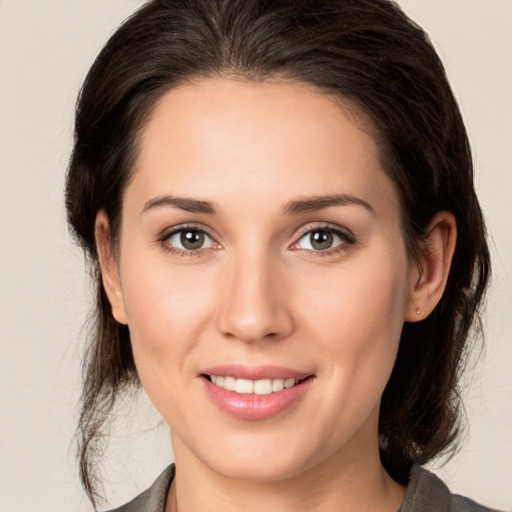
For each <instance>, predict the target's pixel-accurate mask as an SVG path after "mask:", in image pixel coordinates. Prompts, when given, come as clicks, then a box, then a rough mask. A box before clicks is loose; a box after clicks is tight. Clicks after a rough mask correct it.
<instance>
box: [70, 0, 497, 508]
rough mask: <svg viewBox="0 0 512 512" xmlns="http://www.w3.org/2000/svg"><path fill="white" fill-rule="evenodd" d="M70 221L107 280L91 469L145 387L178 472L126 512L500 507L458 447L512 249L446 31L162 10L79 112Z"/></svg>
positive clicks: (85, 424) (323, 14)
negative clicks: (499, 239)
mask: <svg viewBox="0 0 512 512" xmlns="http://www.w3.org/2000/svg"><path fill="white" fill-rule="evenodd" d="M66 199H67V208H68V216H69V221H70V224H71V226H72V229H73V230H74V232H75V234H76V236H77V239H78V240H79V242H80V243H81V244H82V245H83V247H84V248H85V250H86V251H87V253H88V255H89V257H90V259H91V261H92V263H93V265H94V268H95V269H96V274H95V275H96V283H97V290H98V304H97V329H96V334H95V338H94V340H93V343H92V345H91V347H90V352H89V355H88V360H87V363H86V380H85V383H84V391H83V402H82V405H83V407H82V415H81V420H80V426H79V432H80V434H81V438H80V442H81V445H80V450H81V451H80V462H81V471H82V479H83V482H84V485H85V488H86V491H87V493H88V495H89V497H90V498H91V500H92V501H93V503H94V501H95V499H96V497H97V495H96V487H95V485H94V475H93V472H92V467H93V465H94V460H93V458H94V455H95V450H94V447H95V442H97V440H98V439H99V438H100V434H101V427H102V425H103V424H104V423H105V421H106V419H107V415H108V413H109V412H110V411H111V409H112V408H113V406H114V404H115V401H116V398H117V396H118V395H119V393H121V392H122V391H123V390H124V389H125V388H127V387H128V386H130V385H137V386H138V385H142V386H143V387H144V389H145V391H146V392H147V394H148V396H149V397H150V399H151V400H152V402H153V403H154V405H155V406H156V408H157V409H158V411H159V412H160V414H161V415H162V417H163V418H164V420H165V421H166V422H167V423H168V424H169V427H170V429H171V433H172V443H173V451H174V455H175V460H176V466H170V467H169V468H168V470H166V471H165V472H164V473H163V474H162V475H161V476H160V477H159V479H158V480H157V481H156V482H155V484H154V485H153V486H152V487H151V489H150V490H148V491H147V492H146V493H144V494H142V495H140V496H139V497H137V498H136V499H135V500H134V501H133V502H132V503H131V504H128V505H127V506H125V507H121V509H119V510H124V511H129V510H141V511H142V510H155V511H164V510H165V511H167V512H169V511H177V510H179V511H180V512H187V511H196V510H205V509H208V510H239V509H240V508H241V507H243V508H244V509H247V510H255V511H256V510H275V511H280V510H283V511H285V510H286V511H288V510H315V511H323V510H385V511H388V510H389V511H396V510H398V509H400V510H401V511H412V510H421V511H429V510H432V511H434V510H435V511H441V510H488V509H485V508H483V507H480V506H479V505H476V504H475V503H474V502H472V501H470V500H468V499H465V498H461V497H456V496H452V495H451V494H450V492H449V491H448V489H447V488H446V487H445V486H444V484H442V482H440V481H439V480H438V479H436V477H434V476H433V475H431V474H430V473H428V472H426V471H425V470H423V469H421V467H420V465H421V464H424V463H426V462H428V461H429V460H431V459H432V458H433V457H435V456H436V455H439V454H441V453H445V452H447V451H450V450H451V449H453V447H454V446H455V442H456V439H457V432H458V426H459V408H460V404H459V402H458V393H457V381H458V377H459V373H460V369H461V368H462V367H463V355H464V353H465V349H466V343H467V336H468V332H469V329H470V328H471V326H472V324H473V321H474V319H475V316H476V315H477V314H478V307H479V304H480V302H481V299H482V297H483V294H484V292H485V288H486V283H487V280H488V276H489V254H488V249H487V245H486V240H485V228H484V224H483V219H482V214H481V211H480V208H479V205H478V201H477V198H476V195H475V192H474V188H473V175H472V163H471V154H470V149H469V143H468V140H467V135H466V132H465V129H464V125H463V123H462V120H461V117H460V113H459V110H458V107H457V104H456V102H455V100H454V97H453V94H452V92H451V90H450V87H449V85H448V82H447V79H446V76H445V73H444V70H443V67H442V64H441V62H440V61H439V58H438V56H437V55H436V53H435V51H434V49H433V48H432V46H431V44H430V42H429V40H428V38H427V36H426V35H425V33H424V32H423V31H422V30H421V29H420V28H419V27H418V26H416V25H415V24H414V23H413V22H411V21H410V20H409V19H408V18H407V17H406V16H405V15H404V14H403V13H402V12H401V11H400V10H399V8H398V7H397V6H396V5H395V4H393V3H391V2H388V1H386V0H338V1H318V0H315V1H298V0H287V1H273V2H267V1H263V0H261V1H260V0H251V1H247V0H228V1H226V0H194V1H190V0H189V1H186V0H156V1H152V2H149V3H148V4H146V5H145V6H144V7H143V8H142V9H141V10H140V11H138V12H137V13H136V14H135V15H134V16H132V17H131V18H130V19H129V20H127V21H126V22H125V24H124V25H123V26H122V27H121V28H120V29H119V30H118V31H117V32H116V33H115V34H114V35H113V36H112V38H111V39H110V41H109V42H108V43H107V45H106V46H105V48H104V49H103V51H102V52H101V53H100V55H99V57H98V58H97V60H96V62H95V64H94V65H93V67H92V69H91V71H90V73H89V75H88V77H87V79H86V82H85V84H84V87H83V89H82V92H81V95H80V100H79V104H78V109H77V118H76V136H75V147H74V151H73V155H72V159H71V163H70V167H69V172H68V178H67V190H66Z"/></svg>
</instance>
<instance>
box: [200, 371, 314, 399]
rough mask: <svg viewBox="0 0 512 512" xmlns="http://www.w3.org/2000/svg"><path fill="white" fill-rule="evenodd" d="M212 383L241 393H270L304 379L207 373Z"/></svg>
mask: <svg viewBox="0 0 512 512" xmlns="http://www.w3.org/2000/svg"><path fill="white" fill-rule="evenodd" d="M207 378H208V379H209V380H210V382H211V383H212V384H215V385H216V386H218V387H220V388H223V389H226V390H227V391H234V392H235V393H240V394H254V395H270V394H271V393H277V392H279V391H282V390H283V389H289V388H292V387H293V386H296V385H297V384H300V383H301V382H302V381H303V380H304V379H294V378H289V379H260V380H250V379H237V378H235V377H231V376H225V377H224V376H216V375H207Z"/></svg>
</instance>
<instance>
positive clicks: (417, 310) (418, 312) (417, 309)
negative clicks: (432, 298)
mask: <svg viewBox="0 0 512 512" xmlns="http://www.w3.org/2000/svg"><path fill="white" fill-rule="evenodd" d="M420 313H421V312H420V308H418V307H417V308H416V314H417V315H419V314H420Z"/></svg>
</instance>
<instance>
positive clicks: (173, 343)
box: [121, 251, 214, 378]
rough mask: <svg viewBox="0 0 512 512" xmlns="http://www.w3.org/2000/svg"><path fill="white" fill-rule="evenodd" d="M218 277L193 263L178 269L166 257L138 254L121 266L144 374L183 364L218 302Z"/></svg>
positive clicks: (137, 357) (136, 353)
mask: <svg viewBox="0 0 512 512" xmlns="http://www.w3.org/2000/svg"><path fill="white" fill-rule="evenodd" d="M126 254H130V253H126ZM213 279H214V276H213V275H212V272H198V270H197V268H195V267H194V265H190V266H189V267H188V268H185V270H184V269H183V266H181V267H180V269H179V271H178V269H176V268H173V266H172V265H170V264H169V262H168V261H166V259H165V258H162V255H161V254H160V255H153V254H149V255H148V254H147V253H146V254H137V252H135V251H133V252H132V253H131V254H130V256H129V257H127V258H126V259H125V260H124V261H123V262H122V267H121V281H122V285H123V298H124V303H125V309H126V314H127V319H128V325H129V328H130V337H131V341H132V346H133V351H134V357H135V361H136V364H137V368H138V370H139V372H142V371H143V370H144V367H145V366H148V367H149V366H151V370H153V369H155V368H159V367H163V366H164V365H169V364H174V363H176V364H181V365H182V364H183V362H184V359H185V358H186V356H187V354H190V353H191V351H192V349H193V347H194V346H195V344H196V343H197V340H199V339H200V335H199V334H200V332H201V331H202V329H203V328H204V324H205V322H206V318H207V315H208V312H209V311H210V309H211V308H210V305H211V304H212V303H214V300H213V297H212V290H213V289H214V283H213ZM141 378H142V377H141Z"/></svg>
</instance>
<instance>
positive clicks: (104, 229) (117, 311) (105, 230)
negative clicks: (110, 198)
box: [94, 210, 127, 325]
mask: <svg viewBox="0 0 512 512" xmlns="http://www.w3.org/2000/svg"><path fill="white" fill-rule="evenodd" d="M94 236H95V238H96V249H97V251H98V259H99V263H100V269H101V278H102V281H103V287H104V288H105V292H106V294H107V297H108V300H109V302H110V306H111V307H112V315H113V316H114V318H115V319H116V320H117V321H118V322H119V323H120V324H125V325H126V324H127V319H126V311H125V308H124V300H123V293H122V288H121V279H120V277H119V269H118V266H117V261H116V258H115V254H114V251H113V248H112V243H111V240H110V224H109V221H108V218H107V214H106V213H105V211H104V210H100V211H99V212H98V215H96V222H95V225H94Z"/></svg>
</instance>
